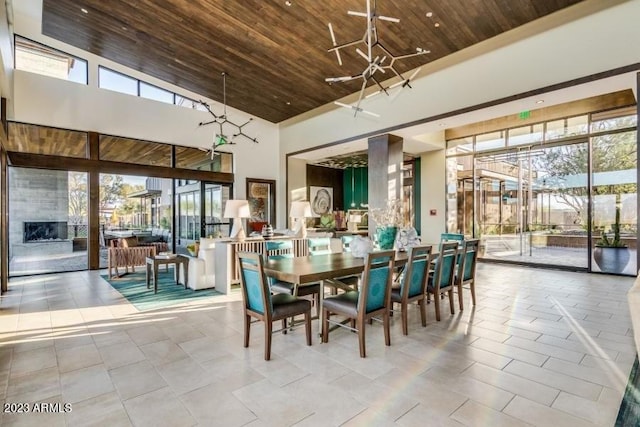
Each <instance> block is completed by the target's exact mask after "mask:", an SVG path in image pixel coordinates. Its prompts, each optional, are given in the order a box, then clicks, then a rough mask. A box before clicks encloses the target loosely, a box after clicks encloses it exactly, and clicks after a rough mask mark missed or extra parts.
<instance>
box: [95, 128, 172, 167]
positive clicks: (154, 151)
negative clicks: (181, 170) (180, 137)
mask: <svg viewBox="0 0 640 427" xmlns="http://www.w3.org/2000/svg"><path fill="white" fill-rule="evenodd" d="M100 160H108V161H112V162H122V163H136V164H140V165H151V166H165V167H170V166H171V145H168V144H161V143H158V142H149V141H140V140H137V139H129V138H121V137H117V136H110V135H100Z"/></svg>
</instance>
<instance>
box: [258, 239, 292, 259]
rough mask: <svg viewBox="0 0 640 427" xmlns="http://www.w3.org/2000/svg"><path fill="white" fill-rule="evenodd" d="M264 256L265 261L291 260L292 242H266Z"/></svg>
mask: <svg viewBox="0 0 640 427" xmlns="http://www.w3.org/2000/svg"><path fill="white" fill-rule="evenodd" d="M264 256H265V258H266V259H279V258H293V240H266V241H265V242H264Z"/></svg>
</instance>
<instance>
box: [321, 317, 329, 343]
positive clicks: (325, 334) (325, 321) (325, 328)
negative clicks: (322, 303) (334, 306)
mask: <svg viewBox="0 0 640 427" xmlns="http://www.w3.org/2000/svg"><path fill="white" fill-rule="evenodd" d="M329 316H330V314H329V310H324V311H323V313H322V342H325V343H326V342H329Z"/></svg>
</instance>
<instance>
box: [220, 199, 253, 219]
mask: <svg viewBox="0 0 640 427" xmlns="http://www.w3.org/2000/svg"><path fill="white" fill-rule="evenodd" d="M224 217H225V218H249V217H251V213H250V211H249V202H248V201H246V200H233V199H230V200H227V204H226V205H225V207H224Z"/></svg>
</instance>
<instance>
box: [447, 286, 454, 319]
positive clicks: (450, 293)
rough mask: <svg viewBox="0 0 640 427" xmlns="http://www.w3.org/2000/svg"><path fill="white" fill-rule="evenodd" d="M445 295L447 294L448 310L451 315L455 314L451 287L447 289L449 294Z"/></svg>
mask: <svg viewBox="0 0 640 427" xmlns="http://www.w3.org/2000/svg"><path fill="white" fill-rule="evenodd" d="M447 294H449V308H450V309H451V314H454V313H455V309H454V308H453V305H454V303H453V285H452V286H450V287H449V292H447Z"/></svg>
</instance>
